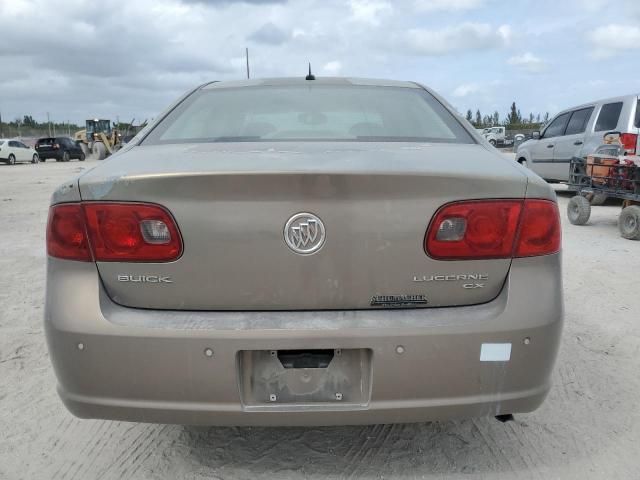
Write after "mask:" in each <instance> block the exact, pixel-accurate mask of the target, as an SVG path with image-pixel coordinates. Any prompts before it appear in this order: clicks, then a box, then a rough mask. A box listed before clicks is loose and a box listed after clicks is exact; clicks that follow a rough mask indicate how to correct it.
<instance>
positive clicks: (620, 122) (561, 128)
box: [516, 95, 640, 182]
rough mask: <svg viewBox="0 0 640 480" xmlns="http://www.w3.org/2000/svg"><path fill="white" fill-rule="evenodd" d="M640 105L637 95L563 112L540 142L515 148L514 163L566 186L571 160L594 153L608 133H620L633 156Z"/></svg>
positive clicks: (637, 147)
mask: <svg viewBox="0 0 640 480" xmlns="http://www.w3.org/2000/svg"><path fill="white" fill-rule="evenodd" d="M639 102H640V99H639V97H638V95H626V96H623V97H616V98H610V99H606V100H599V101H596V102H592V103H589V104H585V105H581V106H578V107H573V108H570V109H567V110H565V111H562V112H560V113H559V114H558V115H557V116H556V117H555V118H554V119H553V120H552V121H551V122H549V124H548V126H547V127H546V128H545V129H544V130H543V131H542V132H541V133H540V136H539V138H536V139H532V140H528V141H527V142H525V143H523V144H521V145H520V146H519V147H518V150H517V152H516V159H517V160H518V162H520V163H526V165H527V166H528V167H529V168H531V169H532V170H533V171H535V172H536V173H537V174H538V175H540V176H541V177H543V178H544V179H546V180H549V181H553V182H566V181H567V180H568V179H569V163H570V162H571V159H572V158H574V157H583V158H584V157H586V156H587V155H589V154H591V153H594V152H595V151H596V149H597V148H598V147H599V146H600V145H602V143H603V137H604V135H605V134H606V133H608V132H619V133H620V134H621V135H620V140H621V142H622V143H623V145H624V146H625V149H626V151H627V152H628V153H630V154H632V155H635V154H636V152H639V151H640V150H638V149H639V148H640V147H639V143H640V136H639V134H640V108H639V107H638V104H639Z"/></svg>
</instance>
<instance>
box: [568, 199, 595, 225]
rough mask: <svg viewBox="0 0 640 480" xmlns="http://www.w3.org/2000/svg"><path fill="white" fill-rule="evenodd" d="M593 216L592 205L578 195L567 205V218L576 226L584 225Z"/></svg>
mask: <svg viewBox="0 0 640 480" xmlns="http://www.w3.org/2000/svg"><path fill="white" fill-rule="evenodd" d="M590 216H591V204H590V203H589V200H587V199H586V198H584V197H583V196H582V195H576V196H575V197H572V198H571V200H569V205H567V217H569V221H570V222H571V223H573V224H574V225H584V224H585V223H587V222H588V221H589V217H590Z"/></svg>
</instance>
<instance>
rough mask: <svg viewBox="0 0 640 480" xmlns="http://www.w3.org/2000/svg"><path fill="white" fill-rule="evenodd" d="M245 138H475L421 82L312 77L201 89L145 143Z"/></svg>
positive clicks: (448, 140)
mask: <svg viewBox="0 0 640 480" xmlns="http://www.w3.org/2000/svg"><path fill="white" fill-rule="evenodd" d="M241 141H245V142H247V141H249V142H251V141H260V142H263V141H398V142H438V143H475V142H474V141H473V139H472V138H471V136H470V135H469V134H468V133H467V131H466V130H465V129H464V128H463V127H462V125H461V124H460V123H459V122H458V121H457V119H456V118H455V117H454V115H453V114H452V113H451V112H449V111H448V110H447V109H446V108H445V107H444V106H443V105H442V104H441V103H440V102H438V101H437V100H436V99H435V98H434V97H433V96H432V95H430V94H429V93H428V92H426V91H425V90H423V89H418V88H415V89H414V88H400V87H370V86H336V85H312V84H308V85H300V86H286V87H284V86H261V87H244V88H219V89H209V90H207V89H203V90H200V91H198V92H196V93H194V94H192V95H191V96H189V97H188V98H187V99H186V100H185V101H184V102H183V103H182V104H180V105H179V106H178V107H177V108H176V109H174V110H173V111H172V112H171V113H170V114H169V115H168V116H167V117H166V118H165V119H164V120H162V121H161V122H160V124H159V125H157V126H156V127H155V128H154V130H153V131H152V132H151V133H150V134H149V136H148V137H147V138H146V139H145V141H144V142H143V143H145V144H167V143H188V142H241Z"/></svg>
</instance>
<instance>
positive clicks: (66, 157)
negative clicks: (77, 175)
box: [62, 152, 71, 162]
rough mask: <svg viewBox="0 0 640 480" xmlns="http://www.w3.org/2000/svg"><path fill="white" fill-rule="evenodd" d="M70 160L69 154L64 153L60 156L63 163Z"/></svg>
mask: <svg viewBox="0 0 640 480" xmlns="http://www.w3.org/2000/svg"><path fill="white" fill-rule="evenodd" d="M70 159H71V157H69V152H64V153H63V154H62V161H63V162H68V161H69V160H70Z"/></svg>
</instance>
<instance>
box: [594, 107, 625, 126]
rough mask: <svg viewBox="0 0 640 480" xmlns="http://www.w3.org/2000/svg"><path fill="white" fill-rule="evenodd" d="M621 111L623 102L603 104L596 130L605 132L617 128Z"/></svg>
mask: <svg viewBox="0 0 640 480" xmlns="http://www.w3.org/2000/svg"><path fill="white" fill-rule="evenodd" d="M621 111H622V102H615V103H607V104H606V105H603V106H602V108H601V109H600V115H598V121H597V122H596V128H595V131H596V132H603V131H605V130H615V129H616V127H617V126H618V120H619V119H620V112H621Z"/></svg>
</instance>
